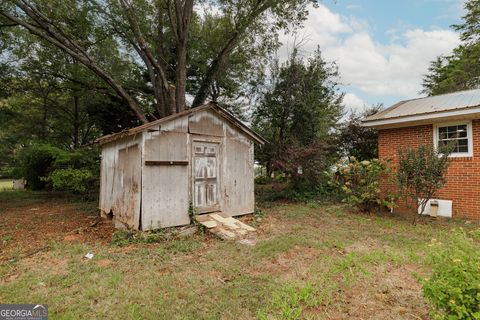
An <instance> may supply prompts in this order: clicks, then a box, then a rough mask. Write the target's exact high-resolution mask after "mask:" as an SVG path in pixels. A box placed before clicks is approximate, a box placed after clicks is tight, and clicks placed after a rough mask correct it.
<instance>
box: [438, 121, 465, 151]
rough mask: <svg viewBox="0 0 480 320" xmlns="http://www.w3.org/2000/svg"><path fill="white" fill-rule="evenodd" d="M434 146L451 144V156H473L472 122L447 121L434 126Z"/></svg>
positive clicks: (439, 146)
mask: <svg viewBox="0 0 480 320" xmlns="http://www.w3.org/2000/svg"><path fill="white" fill-rule="evenodd" d="M434 143H435V148H437V149H438V148H441V147H443V146H447V145H449V146H451V147H452V148H453V150H452V153H451V154H450V156H451V157H471V156H473V141H472V123H471V122H463V123H448V124H439V125H436V126H435V127H434Z"/></svg>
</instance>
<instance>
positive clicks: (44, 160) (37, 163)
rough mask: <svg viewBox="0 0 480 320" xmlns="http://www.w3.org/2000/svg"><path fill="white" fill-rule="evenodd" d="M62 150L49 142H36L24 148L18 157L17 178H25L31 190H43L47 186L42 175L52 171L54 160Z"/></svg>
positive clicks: (15, 173)
mask: <svg viewBox="0 0 480 320" xmlns="http://www.w3.org/2000/svg"><path fill="white" fill-rule="evenodd" d="M60 153H62V150H61V149H59V148H56V147H53V146H51V145H47V144H34V145H31V146H29V147H26V148H24V149H22V150H21V151H20V152H19V154H18V156H17V157H16V161H15V162H16V168H15V170H14V175H15V176H16V178H25V180H26V181H27V185H26V187H27V188H28V189H31V190H41V189H44V188H45V187H46V186H47V181H45V180H44V179H42V177H46V176H48V174H49V173H50V172H51V171H52V167H53V162H54V161H55V159H56V158H57V156H58V155H59V154H60Z"/></svg>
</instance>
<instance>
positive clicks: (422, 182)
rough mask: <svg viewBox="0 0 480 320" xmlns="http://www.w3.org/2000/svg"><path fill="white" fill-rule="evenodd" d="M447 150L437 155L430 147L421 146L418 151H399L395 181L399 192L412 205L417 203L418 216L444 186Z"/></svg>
mask: <svg viewBox="0 0 480 320" xmlns="http://www.w3.org/2000/svg"><path fill="white" fill-rule="evenodd" d="M448 149H449V148H445V150H442V153H438V152H437V151H436V150H435V149H434V148H433V147H432V146H425V145H422V146H420V147H419V148H418V149H411V148H410V149H406V150H400V151H399V159H400V160H399V163H398V169H397V180H398V184H399V187H400V192H401V193H402V194H403V195H404V196H405V197H406V198H410V199H411V201H412V202H413V203H419V207H420V214H422V213H423V212H424V210H425V206H426V204H427V203H428V201H429V200H430V199H432V198H433V197H434V196H435V194H436V193H437V191H438V190H439V189H440V188H441V187H442V186H443V185H444V184H445V172H446V171H447V167H448V154H449V151H448ZM415 209H417V208H416V207H415ZM415 213H416V212H415Z"/></svg>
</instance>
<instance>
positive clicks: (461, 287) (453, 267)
mask: <svg viewBox="0 0 480 320" xmlns="http://www.w3.org/2000/svg"><path fill="white" fill-rule="evenodd" d="M477 232H478V230H477ZM479 252H480V251H479V250H478V239H477V243H475V240H474V239H472V236H471V235H469V234H468V233H467V232H466V231H465V230H463V229H461V228H460V229H457V230H452V232H451V233H450V234H449V239H448V241H447V242H446V243H444V242H440V241H439V240H437V239H432V241H431V243H430V253H429V257H428V259H429V265H431V267H432V274H431V276H429V277H428V278H425V279H423V280H422V284H423V293H424V296H425V297H426V298H427V299H428V300H429V301H430V302H431V304H432V305H433V306H434V312H433V315H434V318H435V319H449V320H460V319H480V253H479Z"/></svg>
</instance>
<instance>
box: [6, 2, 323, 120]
mask: <svg viewBox="0 0 480 320" xmlns="http://www.w3.org/2000/svg"><path fill="white" fill-rule="evenodd" d="M311 2H314V1H312V0H288V1H279V0H235V1H234V0H221V1H213V0H212V1H202V2H199V3H195V2H194V1H193V0H136V1H129V0H109V1H106V2H105V1H101V0H88V1H80V0H73V1H62V0H31V1H29V0H7V1H4V2H2V4H1V5H0V17H2V20H1V21H0V24H2V25H4V26H9V29H10V26H15V25H17V26H19V27H21V28H24V29H25V30H27V31H28V32H29V33H30V34H33V35H35V36H36V37H37V38H38V41H37V43H38V44H39V45H42V46H43V45H47V44H48V45H51V46H54V47H56V48H58V49H60V50H62V51H63V52H65V53H66V54H68V55H69V56H71V57H72V58H73V59H75V61H77V62H78V63H80V64H82V65H83V66H85V67H86V68H88V69H89V70H90V71H91V72H92V73H93V74H94V75H95V76H96V77H98V78H99V79H101V80H102V81H103V82H104V83H105V84H106V85H107V86H108V87H109V89H110V90H112V91H113V92H114V93H115V94H116V95H118V96H119V97H121V98H122V99H123V100H124V101H125V102H126V103H127V105H128V106H129V108H130V109H131V110H132V111H133V112H134V114H135V115H136V117H137V118H138V119H139V120H140V121H142V122H148V121H149V115H150V116H154V117H162V116H165V115H167V114H170V113H174V112H178V111H182V110H183V109H184V108H185V99H186V98H185V96H186V89H187V87H188V81H189V79H188V70H189V67H190V63H189V60H188V57H189V52H190V51H191V50H190V48H191V47H192V43H191V42H190V40H189V39H190V38H189V36H190V31H191V29H192V28H193V27H192V24H193V23H199V22H202V21H203V18H202V13H201V11H202V7H204V5H205V4H210V5H211V6H213V7H215V9H216V10H218V11H219V12H220V13H221V17H222V18H223V19H218V22H222V23H224V27H223V28H219V29H217V31H221V32H222V36H221V37H217V38H221V39H223V41H222V43H221V44H220V45H218V46H217V48H216V50H215V51H214V52H212V55H211V56H210V57H209V58H208V60H207V61H208V67H207V68H206V69H205V70H204V74H203V75H197V77H195V79H196V80H197V81H198V84H197V85H195V86H191V87H192V88H193V87H195V88H197V90H196V92H190V94H192V95H194V101H193V106H196V105H199V104H201V103H203V102H204V101H205V99H206V98H207V97H208V95H209V92H210V90H211V88H212V86H213V85H214V83H215V82H216V81H217V79H219V78H221V76H222V75H223V74H224V73H225V71H226V70H228V68H229V58H230V57H231V56H232V55H233V54H234V53H235V52H236V50H238V49H239V48H241V47H242V45H243V44H246V43H250V44H251V43H252V42H249V40H250V39H253V38H255V37H256V36H258V35H262V34H266V33H270V32H273V34H274V35H276V34H277V33H278V32H279V30H281V29H288V28H289V26H299V25H300V24H301V22H302V21H303V20H304V19H305V18H306V15H307V5H308V4H309V3H311ZM13 29H15V28H13ZM209 36H210V35H209V34H205V35H204V39H205V40H206V41H208V37H209ZM105 43H108V44H109V47H110V49H111V50H110V53H111V54H112V56H113V57H118V58H119V60H120V61H119V62H120V63H125V64H127V65H134V66H135V67H137V68H139V69H140V70H141V71H142V73H143V74H145V75H147V77H148V79H149V85H150V86H151V89H152V94H153V96H154V99H153V104H154V107H155V111H156V112H155V113H154V114H149V113H148V106H145V105H143V104H144V103H143V99H140V98H139V97H138V96H137V94H136V92H135V91H133V90H131V89H130V88H129V87H128V86H127V84H126V83H125V79H124V78H122V77H121V76H120V77H119V76H118V74H116V73H115V66H114V65H110V64H109V63H108V62H109V61H110V60H111V57H108V56H104V55H102V54H101V53H102V51H103V50H102V49H103V48H104V45H105ZM193 47H195V45H193ZM133 52H135V55H133V54H132V53H133ZM230 62H231V61H230Z"/></svg>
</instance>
